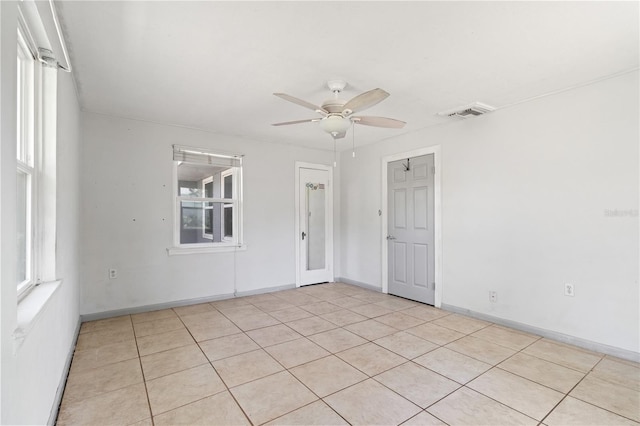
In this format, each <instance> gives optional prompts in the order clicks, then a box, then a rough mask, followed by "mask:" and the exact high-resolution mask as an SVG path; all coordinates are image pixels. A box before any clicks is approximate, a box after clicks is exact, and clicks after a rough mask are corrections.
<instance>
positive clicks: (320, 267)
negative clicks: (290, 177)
mask: <svg viewBox="0 0 640 426" xmlns="http://www.w3.org/2000/svg"><path fill="white" fill-rule="evenodd" d="M330 183H331V182H330V178H329V171H328V170H320V169H311V168H304V167H300V168H298V197H297V198H298V206H297V215H298V228H299V229H298V231H299V232H298V239H299V244H298V248H299V253H298V272H299V276H298V285H306V284H315V283H322V282H329V281H333V265H332V260H333V228H332V222H333V221H332V215H333V211H332V210H333V209H332V202H331V201H332V191H331V187H330Z"/></svg>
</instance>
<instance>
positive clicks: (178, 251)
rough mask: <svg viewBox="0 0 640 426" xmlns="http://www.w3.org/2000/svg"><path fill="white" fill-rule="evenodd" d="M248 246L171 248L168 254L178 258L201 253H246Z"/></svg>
mask: <svg viewBox="0 0 640 426" xmlns="http://www.w3.org/2000/svg"><path fill="white" fill-rule="evenodd" d="M246 249H247V246H246V245H244V244H242V245H239V246H217V247H169V248H168V249H167V254H169V256H178V255H183V254H201V253H229V252H234V251H245V250H246Z"/></svg>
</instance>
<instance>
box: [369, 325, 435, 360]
mask: <svg viewBox="0 0 640 426" xmlns="http://www.w3.org/2000/svg"><path fill="white" fill-rule="evenodd" d="M374 343H376V344H378V345H380V346H382V347H383V348H385V349H389V350H390V351H391V352H395V353H397V354H398V355H401V356H403V357H405V358H407V359H413V358H415V357H418V356H420V355H423V354H426V353H427V352H430V351H432V350H434V349H437V348H438V345H436V344H435V343H431V342H429V341H426V340H424V339H421V338H419V337H417V336H414V335H413V334H409V333H406V332H404V331H400V332H398V333H394V334H391V335H389V336H385V337H382V338H380V339H377V340H375V341H374Z"/></svg>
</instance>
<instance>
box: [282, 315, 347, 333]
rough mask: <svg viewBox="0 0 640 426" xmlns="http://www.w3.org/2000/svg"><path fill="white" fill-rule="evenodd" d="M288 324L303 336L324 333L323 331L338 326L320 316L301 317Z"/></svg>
mask: <svg viewBox="0 0 640 426" xmlns="http://www.w3.org/2000/svg"><path fill="white" fill-rule="evenodd" d="M287 325H288V326H289V327H291V328H293V329H294V330H295V331H297V332H298V333H300V334H302V335H303V336H310V335H312V334H317V333H322V332H323V331H327V330H332V329H334V328H336V325H335V324H333V323H331V322H329V321H327V320H325V319H322V318H320V317H309V318H304V319H299V320H296V321H291V322H288V323H287Z"/></svg>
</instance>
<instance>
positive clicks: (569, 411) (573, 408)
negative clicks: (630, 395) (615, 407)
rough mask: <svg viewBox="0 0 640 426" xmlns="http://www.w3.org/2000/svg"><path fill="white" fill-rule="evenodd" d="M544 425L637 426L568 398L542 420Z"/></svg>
mask: <svg viewBox="0 0 640 426" xmlns="http://www.w3.org/2000/svg"><path fill="white" fill-rule="evenodd" d="M544 423H545V424H547V425H549V426H568V425H575V426H602V425H628V426H634V425H635V426H637V425H638V424H637V423H635V422H632V421H631V420H629V419H626V418H624V417H620V416H618V415H617V414H614V413H612V412H610V411H607V410H603V409H602V408H598V407H596V406H594V405H591V404H587V403H586V402H583V401H580V400H579V399H575V398H572V397H570V396H568V397H566V398H565V399H564V400H563V401H562V402H561V403H560V404H559V405H558V406H557V407H556V408H555V409H554V410H553V411H552V412H551V414H549V416H547V418H546V419H544Z"/></svg>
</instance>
